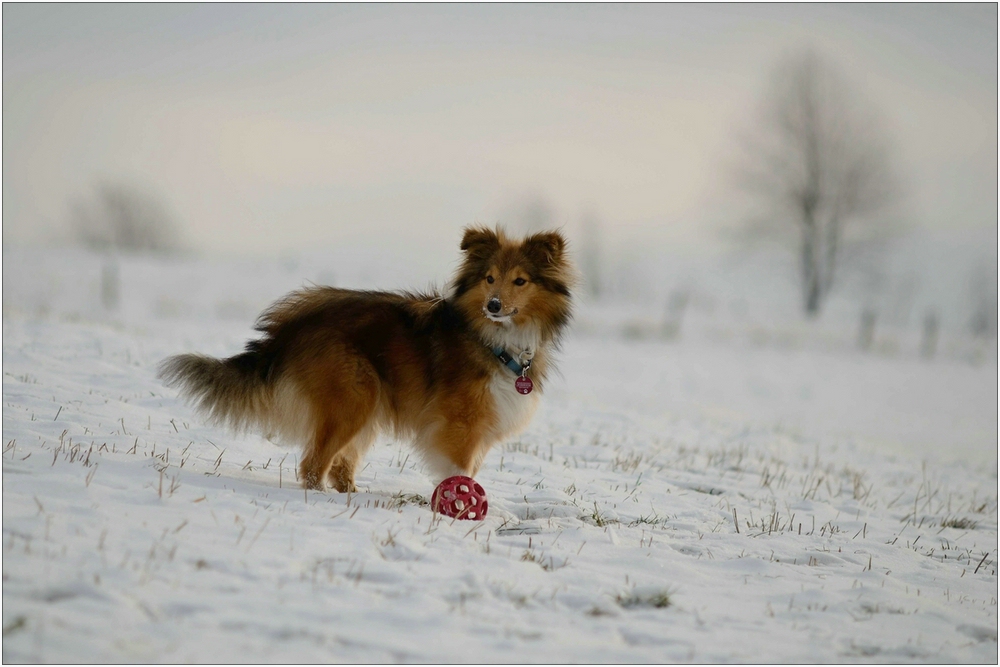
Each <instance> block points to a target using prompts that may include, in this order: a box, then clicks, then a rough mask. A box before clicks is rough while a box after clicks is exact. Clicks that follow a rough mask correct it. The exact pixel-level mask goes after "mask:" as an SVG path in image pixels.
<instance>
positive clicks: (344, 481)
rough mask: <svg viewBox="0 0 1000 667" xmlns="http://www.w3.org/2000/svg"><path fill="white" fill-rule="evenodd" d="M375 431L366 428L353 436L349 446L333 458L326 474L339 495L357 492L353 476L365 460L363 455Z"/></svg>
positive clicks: (369, 427) (368, 447)
mask: <svg viewBox="0 0 1000 667" xmlns="http://www.w3.org/2000/svg"><path fill="white" fill-rule="evenodd" d="M375 435H376V429H375V428H373V427H372V426H366V427H365V428H362V429H361V431H360V432H359V433H358V434H357V435H356V436H354V439H353V440H351V442H350V444H348V445H347V446H346V447H344V448H343V449H341V450H340V452H338V453H337V454H336V456H334V457H333V465H332V466H331V467H330V472H329V474H328V476H329V479H330V483H331V484H333V488H335V489H337V491H340V492H341V493H353V492H356V491H357V490H358V487H357V486H355V485H354V474H355V472H356V471H357V469H358V464H359V463H361V461H362V460H363V459H364V458H365V454H366V453H367V452H368V450H369V449H370V448H371V446H372V444H374V442H375Z"/></svg>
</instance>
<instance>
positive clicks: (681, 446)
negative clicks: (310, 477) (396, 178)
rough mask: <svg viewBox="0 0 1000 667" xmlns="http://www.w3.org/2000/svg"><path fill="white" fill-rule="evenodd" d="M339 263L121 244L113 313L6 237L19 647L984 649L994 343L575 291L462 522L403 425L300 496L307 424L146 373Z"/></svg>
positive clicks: (8, 534)
mask: <svg viewBox="0 0 1000 667" xmlns="http://www.w3.org/2000/svg"><path fill="white" fill-rule="evenodd" d="M328 261H329V265H330V266H337V267H338V268H337V269H336V276H337V277H338V284H341V285H348V284H352V285H356V286H359V287H369V286H371V285H370V284H367V283H366V282H365V279H364V277H363V276H362V275H361V273H362V271H363V270H370V271H373V273H372V274H371V275H377V276H378V280H379V286H381V287H393V286H397V287H422V286H424V284H425V283H426V282H427V281H426V279H425V278H424V276H426V275H427V274H424V273H421V271H420V270H418V269H416V268H414V267H412V266H409V267H407V266H394V265H392V264H391V263H382V264H379V265H377V267H376V268H375V269H372V268H371V267H372V266H374V265H373V264H372V263H370V262H368V260H367V259H366V258H357V257H356V258H353V259H352V258H349V257H346V256H344V257H340V258H339V259H338V260H337V261H339V262H341V264H337V263H335V262H333V261H332V260H328ZM324 266H325V265H324ZM344 267H346V268H344ZM366 267H367V268H366ZM448 268H449V267H441V270H442V276H443V275H446V273H447V269H448ZM324 271H328V276H332V275H333V270H332V269H330V270H328V269H324V268H323V266H320V265H319V264H315V263H314V264H310V262H309V261H306V260H302V261H290V260H289V261H285V262H264V261H251V260H231V259H227V260H221V259H216V260H209V259H176V260H171V259H156V260H151V259H148V258H132V259H123V260H122V262H121V266H120V272H121V276H122V280H123V283H122V284H123V289H122V294H121V304H120V307H119V308H118V309H117V310H116V311H114V312H113V313H106V312H105V311H104V310H103V307H102V305H101V301H100V296H99V285H100V260H99V259H98V258H95V257H93V256H91V255H88V254H87V253H83V252H80V251H69V250H59V251H56V250H47V251H28V250H16V249H15V250H7V249H5V251H4V267H3V273H4V276H3V277H4V285H3V290H4V291H3V295H4V304H3V306H4V311H3V312H4V314H3V373H4V375H3V400H4V406H3V444H4V448H3V452H2V454H3V547H2V554H3V602H4V604H3V627H4V642H3V659H4V661H5V662H228V663H233V662H352V663H357V662H382V663H384V662H390V661H392V662H396V661H400V662H423V663H432V662H597V663H602V662H683V661H693V662H807V663H811V662H994V663H995V662H996V661H997V566H996V561H997V449H996V442H997V412H996V406H997V366H996V358H995V353H994V356H993V357H992V358H990V357H989V356H988V355H987V358H986V360H985V361H983V360H982V355H980V356H979V357H977V359H979V361H978V362H975V363H973V362H970V361H969V359H968V358H966V357H962V356H961V355H957V356H951V357H949V356H947V355H944V354H942V355H941V356H940V357H939V358H936V359H934V360H931V361H926V360H922V359H920V358H919V356H918V355H916V354H903V353H899V354H888V353H886V354H876V353H869V354H864V353H861V352H858V351H855V350H853V349H852V348H851V347H850V345H848V344H846V343H845V344H841V343H837V342H836V341H841V340H848V339H849V338H850V336H849V335H848V334H846V333H845V334H841V333H838V331H837V330H836V329H835V327H834V326H833V325H831V326H829V327H827V328H825V329H818V330H814V329H810V328H809V327H804V328H803V327H797V325H793V324H788V323H784V324H781V323H778V324H775V325H774V327H773V328H772V329H770V330H769V332H770V333H769V337H767V340H766V341H763V342H762V339H761V337H760V336H755V335H752V331H751V329H749V328H744V329H740V328H739V327H738V326H736V325H734V324H733V323H732V322H731V321H726V322H722V323H720V322H719V321H717V320H712V321H709V320H707V319H706V320H699V319H698V318H697V317H695V316H692V317H691V318H690V319H689V320H686V321H685V323H684V330H683V332H682V335H681V336H680V337H679V338H677V339H674V340H663V339H660V338H654V337H652V336H650V335H646V334H645V333H642V331H645V330H644V329H642V328H641V327H640V328H638V329H636V328H635V327H632V329H631V331H632V332H633V333H632V334H631V335H630V336H625V335H622V333H621V332H622V331H629V330H630V329H628V327H626V326H624V325H623V324H622V323H627V322H626V321H627V320H628V319H629V318H632V319H633V320H634V321H638V322H640V323H641V322H642V321H643V318H644V317H646V315H647V314H646V313H644V311H643V310H642V308H640V307H636V308H632V310H630V311H629V312H627V313H624V314H623V310H622V307H621V306H620V305H611V304H607V303H603V304H582V306H581V309H580V312H579V316H578V318H577V326H576V328H575V330H574V332H573V333H571V335H570V336H569V337H568V338H567V340H566V343H565V345H564V349H563V352H562V354H561V360H560V369H561V376H560V377H559V378H557V379H556V381H554V382H552V383H551V385H550V389H549V390H548V391H547V392H546V394H545V396H544V397H543V401H542V408H541V409H540V410H539V413H538V414H537V415H536V417H535V419H534V421H533V422H532V425H531V426H530V427H529V429H528V430H527V431H526V432H525V433H524V434H523V435H522V436H521V437H520V438H518V439H515V440H514V441H512V442H509V443H507V444H506V445H505V446H504V447H502V448H497V449H496V450H494V451H493V452H492V453H491V454H490V455H489V457H488V458H487V461H486V464H485V466H484V468H483V470H482V471H481V473H480V475H479V477H478V479H477V481H479V482H480V483H481V484H482V485H483V486H484V487H485V489H486V492H487V494H488V496H489V501H490V515H489V516H488V517H487V519H486V520H485V521H483V522H481V523H480V522H468V521H452V520H448V519H442V518H441V517H435V516H434V515H433V514H432V513H431V512H430V511H429V509H428V507H427V506H426V499H427V498H429V497H430V495H431V492H432V490H433V489H432V488H431V483H430V481H429V480H428V478H427V477H426V476H425V474H424V472H423V469H422V466H421V464H420V462H419V461H418V460H417V459H416V457H415V456H413V455H411V454H410V450H409V449H408V447H407V446H406V445H405V443H395V442H391V441H390V440H388V439H382V440H380V441H379V443H378V444H377V445H376V446H375V448H374V449H373V450H372V452H371V454H370V455H369V457H368V459H367V463H368V464H367V465H366V466H365V468H364V470H363V471H362V472H361V473H360V476H359V480H358V485H359V488H360V491H359V493H357V494H353V495H351V496H347V495H345V494H339V493H333V492H330V493H314V492H305V491H303V490H302V488H301V487H300V486H299V485H298V484H297V482H296V479H295V475H296V473H295V470H296V462H297V452H296V451H294V450H289V449H282V448H280V447H278V446H276V445H274V444H272V443H270V442H268V441H267V440H264V439H263V438H260V437H256V436H249V437H247V436H234V435H232V434H229V433H227V432H225V431H224V430H220V429H217V428H213V427H209V426H206V425H205V424H204V423H203V422H202V421H201V420H200V419H199V418H198V417H197V415H195V414H194V413H193V412H192V411H191V410H190V408H188V407H187V406H185V405H184V404H183V403H182V402H180V401H179V400H178V399H177V397H176V395H175V393H174V392H173V391H171V390H168V389H165V388H164V387H163V386H162V385H161V384H160V383H159V382H158V381H157V380H156V378H155V366H156V364H157V362H158V361H159V360H161V359H162V358H164V357H166V356H168V355H171V354H176V353H179V352H188V351H199V352H204V353H209V354H215V355H227V354H231V353H234V352H236V351H238V350H239V349H241V347H242V345H243V342H244V341H245V340H246V339H247V338H248V337H249V336H250V335H251V334H252V332H251V328H250V325H251V323H252V320H253V318H254V316H255V315H256V313H257V311H259V309H261V308H263V307H264V306H266V305H267V303H268V302H269V301H270V300H272V299H274V298H277V297H278V296H281V294H282V293H284V292H285V291H287V290H288V289H292V288H294V287H297V286H299V285H301V284H303V282H304V281H305V280H307V279H311V280H316V281H320V280H323V277H322V275H323V272H324ZM352 272H353V273H352ZM432 277H434V278H437V279H438V280H439V282H440V278H441V276H432ZM327 279H328V280H330V279H332V278H329V277H328V278H327ZM368 282H369V283H371V282H374V281H373V280H371V279H369V280H368ZM625 310H628V309H625ZM647 319H648V320H649V322H655V320H656V318H655V317H653V316H649V317H648V318H647ZM649 322H646V324H644V325H643V326H646V329H649V328H650V327H651V326H652V325H649ZM754 326H757V325H754ZM713 327H714V328H713ZM781 327H784V329H781ZM636 331H639V332H640V334H641V335H637V334H636V333H635V332H636ZM720 331H726V332H728V333H727V335H726V336H721V335H713V332H714V333H715V334H718V333H719V332H720ZM782 331H784V332H785V333H786V334H787V333H788V332H792V335H791V336H789V335H785V334H782ZM838 336H839V338H838ZM775 341H777V342H775ZM829 341H834V343H830V342H829ZM993 346H994V347H995V342H993ZM963 349H968V348H963Z"/></svg>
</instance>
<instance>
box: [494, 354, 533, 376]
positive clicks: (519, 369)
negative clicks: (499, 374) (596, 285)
mask: <svg viewBox="0 0 1000 667" xmlns="http://www.w3.org/2000/svg"><path fill="white" fill-rule="evenodd" d="M493 354H494V355H496V358H497V359H499V360H500V362H501V363H502V364H503V365H504V366H506V367H507V368H509V369H510V370H512V371H514V374H515V375H524V374H525V373H526V372H527V371H528V368H530V367H531V362H530V361H529V362H528V363H527V365H525V366H522V365H521V364H519V363H517V362H516V361H515V360H514V358H513V357H512V356H510V355H509V354H507V350H505V349H503V348H502V347H495V348H493Z"/></svg>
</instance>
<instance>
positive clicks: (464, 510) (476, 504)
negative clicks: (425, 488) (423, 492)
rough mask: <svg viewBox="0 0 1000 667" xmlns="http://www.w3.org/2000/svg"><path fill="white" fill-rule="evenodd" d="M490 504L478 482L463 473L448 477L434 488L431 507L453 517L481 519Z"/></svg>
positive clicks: (483, 517)
mask: <svg viewBox="0 0 1000 667" xmlns="http://www.w3.org/2000/svg"><path fill="white" fill-rule="evenodd" d="M489 508H490V504H489V501H487V500H486V491H484V490H483V487H482V486H480V485H479V482H477V481H476V480H474V479H472V478H471V477H466V476H464V475H455V476H454V477H449V478H448V479H446V480H444V481H443V482H441V483H440V484H438V485H437V488H436V489H434V495H432V496H431V509H433V510H434V511H435V512H438V513H440V514H444V515H445V516H450V517H453V518H455V519H471V520H475V521H482V520H483V519H485V518H486V512H487V511H489Z"/></svg>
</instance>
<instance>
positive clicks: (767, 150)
mask: <svg viewBox="0 0 1000 667" xmlns="http://www.w3.org/2000/svg"><path fill="white" fill-rule="evenodd" d="M879 127H880V124H879V122H878V120H877V119H876V116H875V113H874V111H873V110H872V109H871V108H870V107H867V106H866V105H865V104H864V103H863V100H862V98H861V97H860V96H859V95H858V94H857V93H856V92H855V91H854V90H853V89H852V88H851V87H850V86H849V85H848V84H847V82H846V81H845V80H844V79H843V78H842V77H841V76H840V75H839V74H838V73H837V72H836V71H835V70H834V69H833V68H832V67H831V66H830V65H829V64H827V63H826V62H825V61H824V60H822V59H821V58H820V57H819V56H817V55H816V54H815V53H813V52H805V53H802V54H799V55H796V56H793V57H790V58H788V59H786V60H784V61H783V62H781V63H780V64H779V66H778V67H777V68H776V70H775V72H774V76H773V80H772V85H771V88H770V90H769V92H768V95H767V97H766V98H765V104H764V106H763V110H762V114H761V118H760V123H759V125H758V127H757V130H758V131H757V132H755V133H754V135H753V136H752V137H748V138H747V141H746V148H747V153H746V155H745V160H744V162H743V164H741V166H740V167H739V176H740V180H741V182H742V185H744V186H745V188H746V190H747V191H748V192H750V193H751V194H752V195H754V196H755V197H757V198H758V199H760V200H761V202H762V203H763V204H764V205H765V206H766V209H765V210H766V213H765V215H764V218H763V220H762V222H764V224H765V225H769V226H772V227H774V226H777V228H779V229H783V230H784V231H785V232H788V231H793V230H795V231H797V234H798V238H797V241H798V252H799V256H800V261H801V279H802V288H803V303H804V306H805V311H806V313H807V314H808V315H809V316H815V315H817V314H818V313H819V311H820V309H821V306H822V303H823V300H824V298H825V297H826V296H827V294H828V293H829V291H830V289H831V287H832V286H833V284H834V277H835V274H836V268H837V263H838V260H839V259H840V256H841V254H842V252H843V250H844V246H845V241H849V240H851V241H856V240H859V239H863V238H864V237H865V236H866V235H867V233H868V232H871V231H874V229H875V227H876V226H877V223H879V222H880V221H881V219H880V216H879V214H880V213H881V212H883V210H884V209H885V208H886V205H887V204H888V203H889V202H890V200H891V199H892V193H893V191H894V188H893V178H892V175H891V169H890V166H889V158H888V155H889V152H888V148H887V144H886V141H885V136H884V133H882V132H881V131H880V129H879ZM852 237H853V238H852Z"/></svg>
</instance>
